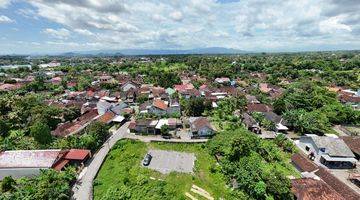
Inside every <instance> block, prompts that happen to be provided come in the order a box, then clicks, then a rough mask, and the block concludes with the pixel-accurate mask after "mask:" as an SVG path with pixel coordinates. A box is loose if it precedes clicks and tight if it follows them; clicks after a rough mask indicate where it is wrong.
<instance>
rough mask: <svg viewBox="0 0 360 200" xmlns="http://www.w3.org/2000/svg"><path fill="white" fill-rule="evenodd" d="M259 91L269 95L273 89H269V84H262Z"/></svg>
mask: <svg viewBox="0 0 360 200" xmlns="http://www.w3.org/2000/svg"><path fill="white" fill-rule="evenodd" d="M259 90H260V91H261V92H263V93H269V92H270V91H271V88H269V87H268V84H267V83H260V84H259Z"/></svg>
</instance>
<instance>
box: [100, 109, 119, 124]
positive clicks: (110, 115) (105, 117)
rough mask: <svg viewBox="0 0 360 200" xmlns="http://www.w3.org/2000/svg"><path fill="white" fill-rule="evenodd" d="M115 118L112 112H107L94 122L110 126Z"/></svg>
mask: <svg viewBox="0 0 360 200" xmlns="http://www.w3.org/2000/svg"><path fill="white" fill-rule="evenodd" d="M115 117H116V114H115V113H114V112H112V111H107V112H105V113H104V114H103V115H101V116H100V117H99V118H97V119H96V120H97V121H98V122H102V123H104V124H110V123H111V122H112V120H113V119H114V118H115Z"/></svg>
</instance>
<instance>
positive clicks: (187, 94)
mask: <svg viewBox="0 0 360 200" xmlns="http://www.w3.org/2000/svg"><path fill="white" fill-rule="evenodd" d="M179 94H180V95H181V96H182V97H183V98H185V99H189V98H191V97H200V96H201V93H200V92H199V90H197V89H195V88H194V89H188V90H182V91H179Z"/></svg>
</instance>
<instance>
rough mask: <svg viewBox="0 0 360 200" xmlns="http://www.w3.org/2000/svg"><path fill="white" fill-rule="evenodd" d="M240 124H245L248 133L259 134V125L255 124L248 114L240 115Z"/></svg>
mask: <svg viewBox="0 0 360 200" xmlns="http://www.w3.org/2000/svg"><path fill="white" fill-rule="evenodd" d="M242 122H243V123H244V124H245V126H246V128H247V129H248V130H249V131H251V132H254V133H256V134H261V129H260V126H259V123H257V122H256V120H255V119H254V118H253V117H251V115H249V114H248V113H244V114H243V115H242Z"/></svg>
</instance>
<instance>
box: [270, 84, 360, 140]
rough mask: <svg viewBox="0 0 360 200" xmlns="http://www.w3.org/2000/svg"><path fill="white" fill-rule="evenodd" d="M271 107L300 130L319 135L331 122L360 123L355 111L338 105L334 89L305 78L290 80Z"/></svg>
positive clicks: (323, 132) (326, 129) (299, 131)
mask: <svg viewBox="0 0 360 200" xmlns="http://www.w3.org/2000/svg"><path fill="white" fill-rule="evenodd" d="M274 109H275V112H277V113H280V114H283V116H284V118H285V119H286V120H287V121H288V123H290V125H291V126H292V127H293V128H294V130H295V131H297V132H298V133H300V134H306V133H311V134H318V135H323V134H325V133H326V132H328V131H329V129H330V126H331V124H342V123H348V124H359V123H360V112H359V111H355V110H353V109H351V108H350V107H349V106H346V105H342V104H341V103H340V102H339V101H338V100H337V99H336V94H335V93H332V92H329V91H328V90H327V89H326V88H324V87H321V86H319V85H316V84H315V83H313V82H309V81H302V82H295V83H293V84H291V85H290V86H289V87H288V88H287V89H286V91H285V93H284V94H283V96H281V97H280V98H279V99H277V100H276V101H275V102H274Z"/></svg>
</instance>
